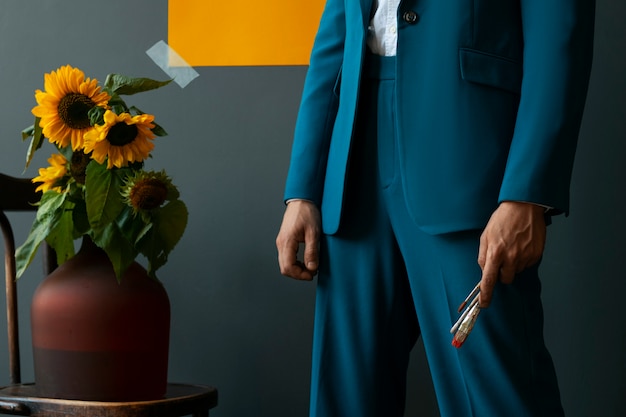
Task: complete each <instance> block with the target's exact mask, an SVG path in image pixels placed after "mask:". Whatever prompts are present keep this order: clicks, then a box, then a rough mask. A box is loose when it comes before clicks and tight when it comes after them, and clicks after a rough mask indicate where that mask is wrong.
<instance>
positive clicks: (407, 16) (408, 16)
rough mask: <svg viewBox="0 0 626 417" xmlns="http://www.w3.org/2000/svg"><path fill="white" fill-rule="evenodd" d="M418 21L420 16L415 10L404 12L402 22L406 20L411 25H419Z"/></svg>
mask: <svg viewBox="0 0 626 417" xmlns="http://www.w3.org/2000/svg"><path fill="white" fill-rule="evenodd" d="M418 19H419V16H418V15H417V13H415V12H414V11H413V10H409V11H408V12H404V14H403V15H402V20H404V21H405V22H407V23H408V24H411V25H413V24H415V23H417V20H418Z"/></svg>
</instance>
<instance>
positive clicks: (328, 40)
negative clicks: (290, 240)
mask: <svg viewBox="0 0 626 417" xmlns="http://www.w3.org/2000/svg"><path fill="white" fill-rule="evenodd" d="M345 33H346V29H345V7H344V0H328V1H327V3H326V6H325V8H324V12H323V14H322V18H321V21H320V25H319V29H318V32H317V35H316V37H315V42H314V45H313V50H312V52H311V59H310V64H309V69H308V71H307V75H306V79H305V83H304V90H303V93H302V100H301V103H300V109H299V112H298V118H297V121H296V128H295V133H294V141H293V147H292V150H291V162H290V167H289V172H288V175H287V184H286V188H285V194H284V198H285V200H288V199H291V198H303V199H308V200H311V201H313V202H315V203H316V204H318V205H319V204H320V200H321V196H322V191H323V184H324V175H325V171H326V160H327V156H328V148H329V144H330V138H331V134H332V129H333V124H334V121H335V117H336V114H337V105H338V100H339V98H338V83H339V80H340V77H341V65H342V61H343V49H344V41H345Z"/></svg>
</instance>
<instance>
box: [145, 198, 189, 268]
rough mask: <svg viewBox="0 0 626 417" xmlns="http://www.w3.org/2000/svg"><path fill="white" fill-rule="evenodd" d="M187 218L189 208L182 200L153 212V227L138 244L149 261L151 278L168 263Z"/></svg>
mask: <svg viewBox="0 0 626 417" xmlns="http://www.w3.org/2000/svg"><path fill="white" fill-rule="evenodd" d="M187 218H188V212H187V207H186V206H185V203H183V202H182V201H181V200H174V201H170V202H169V203H168V204H166V205H165V206H163V207H161V208H160V209H158V210H153V215H152V219H153V227H152V229H150V230H148V231H147V233H146V234H145V236H144V237H143V238H142V239H141V241H140V242H139V244H138V246H139V247H140V252H141V253H142V254H143V255H144V256H145V257H146V258H147V259H148V275H150V276H151V277H156V276H155V273H156V271H157V269H159V268H160V267H161V266H163V265H165V263H166V262H167V258H168V255H169V253H170V252H171V251H172V249H174V247H175V246H176V244H177V243H178V241H179V240H180V238H181V237H182V235H183V233H184V231H185V227H186V226H187Z"/></svg>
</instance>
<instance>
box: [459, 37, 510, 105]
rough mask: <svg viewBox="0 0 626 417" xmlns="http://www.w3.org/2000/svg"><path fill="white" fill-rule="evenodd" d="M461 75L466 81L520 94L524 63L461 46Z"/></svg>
mask: <svg viewBox="0 0 626 417" xmlns="http://www.w3.org/2000/svg"><path fill="white" fill-rule="evenodd" d="M459 58H460V63H461V77H462V78H463V79H464V80H465V81H469V82H473V83H478V84H485V85H489V86H492V87H496V88H500V89H503V90H506V91H509V92H511V93H515V94H519V93H520V91H521V86H522V65H521V63H520V62H516V61H513V60H511V59H509V58H505V57H501V56H497V55H493V54H489V53H486V52H481V51H477V50H475V49H467V48H461V49H460V50H459Z"/></svg>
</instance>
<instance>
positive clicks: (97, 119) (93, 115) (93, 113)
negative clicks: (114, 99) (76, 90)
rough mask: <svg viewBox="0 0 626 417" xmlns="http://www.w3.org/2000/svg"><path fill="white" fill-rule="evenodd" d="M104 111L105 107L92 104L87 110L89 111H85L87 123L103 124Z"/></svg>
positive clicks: (93, 124) (92, 124)
mask: <svg viewBox="0 0 626 417" xmlns="http://www.w3.org/2000/svg"><path fill="white" fill-rule="evenodd" d="M105 112H106V109H105V108H104V107H100V106H94V107H92V108H91V109H90V110H89V113H87V115H88V117H89V124H90V125H91V126H95V125H103V124H104V113H105Z"/></svg>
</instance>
